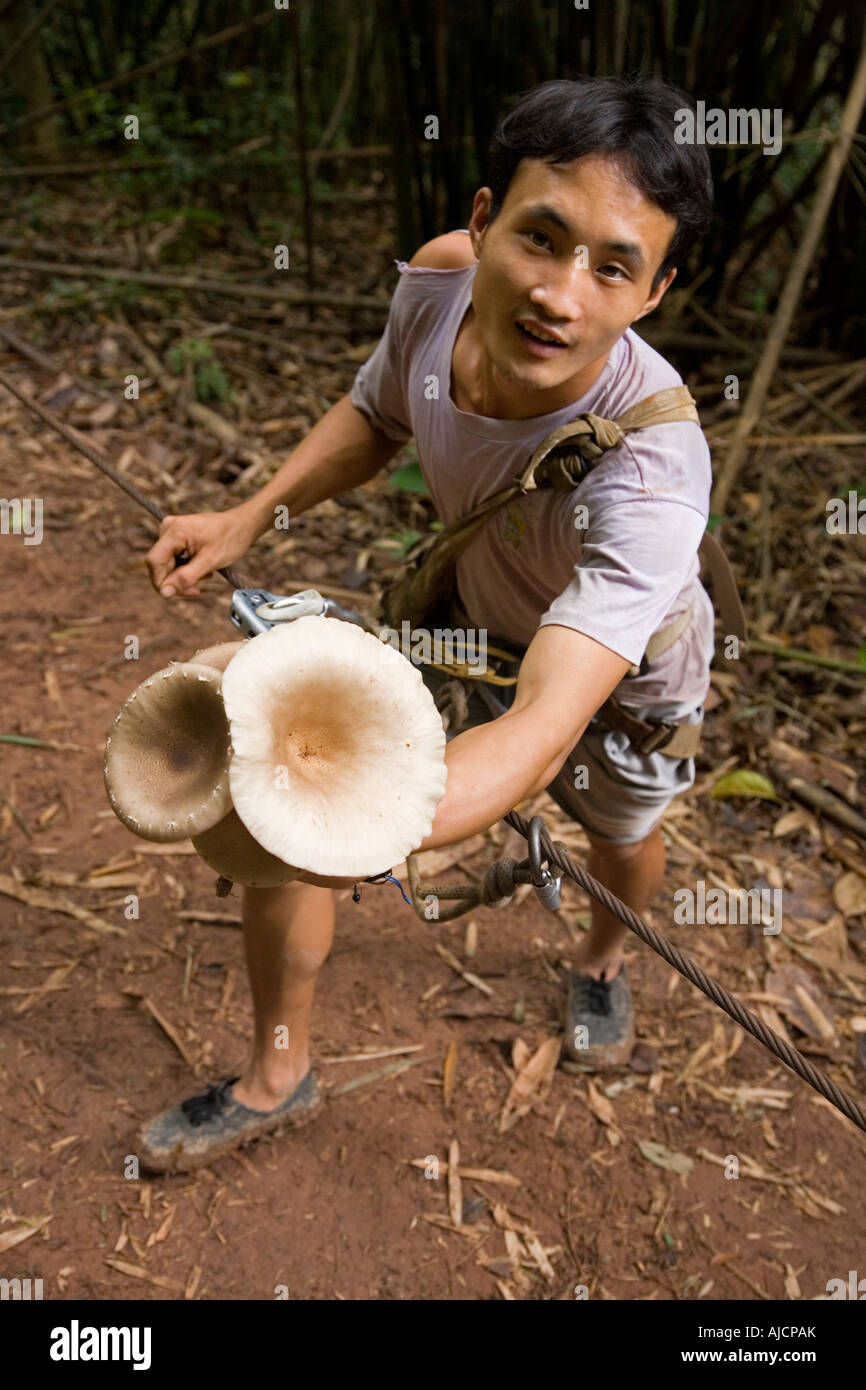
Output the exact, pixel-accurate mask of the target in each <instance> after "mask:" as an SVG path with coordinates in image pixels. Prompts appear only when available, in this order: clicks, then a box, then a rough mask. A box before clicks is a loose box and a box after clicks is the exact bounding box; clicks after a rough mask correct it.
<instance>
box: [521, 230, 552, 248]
mask: <svg viewBox="0 0 866 1390" xmlns="http://www.w3.org/2000/svg"><path fill="white" fill-rule="evenodd" d="M524 235H525V236H527V237H528V238H529V240H530V241H532V244H533V246H540V245H541V244H542V243H543V244H544V245H546V246H549V245H550V237H549V236H548V235H547V233H546V232H537V231H528V232H525V233H524ZM533 237H537V238H538V240H537V241H533V240H532V239H533Z"/></svg>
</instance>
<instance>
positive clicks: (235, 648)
mask: <svg viewBox="0 0 866 1390" xmlns="http://www.w3.org/2000/svg"><path fill="white" fill-rule="evenodd" d="M244 645H245V643H244V642H243V641H240V642H218V643H217V644H216V646H215V647H202V648H201V650H200V651H197V652H196V653H195V655H194V656H191V657H190V661H191V662H193V663H194V664H195V665H196V666H212V667H213V668H214V670H215V671H224V670H225V669H226V667H227V666H228V664H229V662H230V661H231V659H232V657H234V656H237V654H238V652H239V651H240V649H241V647H243V646H244Z"/></svg>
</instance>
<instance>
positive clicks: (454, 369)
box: [451, 305, 608, 420]
mask: <svg viewBox="0 0 866 1390" xmlns="http://www.w3.org/2000/svg"><path fill="white" fill-rule="evenodd" d="M607 357H608V354H607V353H605V354H604V355H603V356H601V357H597V358H596V359H595V360H594V361H593V362H589V363H587V365H586V367H584V368H582V369H581V370H580V371H579V372H578V373H576V375H575V376H572V377H569V379H568V380H567V381H565V382H562V383H561V385H559V386H557V387H555V388H553V389H552V390H549V391H531V392H530V391H527V390H525V389H521V388H520V387H519V386H517V385H516V384H515V383H514V382H511V381H509V380H508V379H507V378H505V377H503V376H502V374H501V373H500V372H499V371H498V370H497V368H496V366H495V364H494V363H493V362H491V361H490V358H489V357H488V355H487V352H486V351H485V348H484V343H483V341H482V339H481V335H480V334H479V332H478V325H477V320H476V317H475V312H474V310H473V309H472V306H471V305H470V307H469V309H468V310H467V312H466V316H465V317H464V319H463V322H462V323H461V325H460V328H459V330H458V333H457V338H456V340H455V343H454V352H453V355H452V359H451V399H452V400H453V402H454V404H455V405H456V406H457V409H458V410H463V411H465V412H467V413H468V414H470V415H483V416H486V417H488V418H490V419H493V420H529V419H533V418H534V417H536V416H539V415H550V414H552V413H553V412H554V411H556V410H564V409H565V407H566V406H569V405H573V404H574V402H576V401H579V400H580V399H581V398H582V397H583V396H585V395H586V393H587V391H588V390H589V389H590V387H591V386H592V385H593V384H594V383H595V382H596V381H597V380H598V378H599V376H600V375H601V373H602V371H603V370H604V366H605V363H606V362H607Z"/></svg>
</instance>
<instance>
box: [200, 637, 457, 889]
mask: <svg viewBox="0 0 866 1390" xmlns="http://www.w3.org/2000/svg"><path fill="white" fill-rule="evenodd" d="M222 693H223V700H224V703H225V710H226V714H227V716H228V720H229V726H230V729H231V743H232V758H231V765H230V769H229V782H230V786H231V796H232V801H233V803H234V807H235V810H236V811H237V813H238V815H239V816H240V818H241V820H242V821H243V822H244V824H245V825H246V827H247V829H248V830H249V831H250V832H251V834H252V835H253V836H254V837H255V839H256V840H258V842H259V844H261V845H263V846H264V847H265V849H267V850H269V851H270V853H271V854H273V855H275V856H276V857H277V858H278V859H282V860H283V861H285V862H286V863H287V864H291V865H292V866H293V867H295V868H297V869H302V870H306V871H308V872H309V873H311V874H315V875H318V876H321V877H324V878H327V879H331V878H337V877H343V876H346V877H351V878H353V881H354V876H357V877H358V878H362V877H365V876H367V875H369V874H375V873H381V872H383V871H384V870H385V869H387V868H389V867H390V866H391V865H392V864H398V863H402V861H403V860H404V859H405V858H406V855H407V854H409V853H411V851H412V850H413V849H415V848H416V847H417V845H418V844H419V843H420V842H421V840H423V839H424V837H425V836H426V835H427V834H428V833H429V831H430V827H431V825H432V823H433V817H434V815H435V812H436V807H437V805H438V804H439V802H440V800H441V799H442V796H443V795H444V792H445V781H446V776H447V770H446V767H445V761H444V753H445V732H444V730H443V728H442V719H441V716H440V714H439V713H438V711H437V709H436V706H435V704H434V702H433V697H432V695H431V694H430V692H429V691H428V690H427V688H426V686H425V685H424V682H423V680H422V679H421V672H420V671H419V670H418V669H417V668H416V667H415V666H412V665H411V664H410V662H408V661H407V660H406V658H405V657H404V656H402V655H401V654H400V652H398V651H396V650H395V649H394V648H393V647H390V646H388V645H386V644H385V643H384V642H380V641H379V640H378V639H377V638H376V637H374V636H373V635H372V634H371V633H368V632H364V631H362V630H361V629H360V628H358V627H356V626H354V625H353V624H350V623H344V622H340V621H339V620H336V619H334V618H322V617H313V616H310V617H306V618H298V619H296V620H295V621H294V622H292V623H287V624H285V625H278V626H276V627H273V628H271V629H270V630H269V631H268V632H263V633H260V634H259V635H258V636H257V637H253V638H250V639H249V640H248V641H247V642H246V643H245V644H244V649H243V651H241V652H239V653H238V655H237V656H235V657H234V658H233V660H232V662H231V664H230V665H229V667H228V668H227V670H226V672H225V674H224V676H223V685H222Z"/></svg>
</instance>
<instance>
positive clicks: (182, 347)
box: [166, 338, 234, 403]
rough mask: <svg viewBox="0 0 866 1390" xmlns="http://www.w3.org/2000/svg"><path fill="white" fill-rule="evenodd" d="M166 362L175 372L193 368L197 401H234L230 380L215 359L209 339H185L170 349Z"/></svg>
mask: <svg viewBox="0 0 866 1390" xmlns="http://www.w3.org/2000/svg"><path fill="white" fill-rule="evenodd" d="M166 361H167V363H168V365H169V367H170V369H171V370H172V371H173V372H182V371H184V370H185V369H186V367H187V365H189V366H190V367H192V369H193V382H194V385H195V394H196V399H197V400H199V401H201V402H202V403H204V402H206V401H222V402H231V401H233V400H234V393H233V391H232V389H231V386H230V384H229V379H228V377H227V376H226V374H225V372H224V371H223V369H222V367H221V366H220V364H219V362H218V361H217V360H216V358H215V357H214V352H213V347H212V345H211V344H210V343H209V342H208V341H207V339H204V338H185V339H184V341H183V342H182V343H179V344H177V346H175V347H173V348H169V350H168V352H167V353H166Z"/></svg>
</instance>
